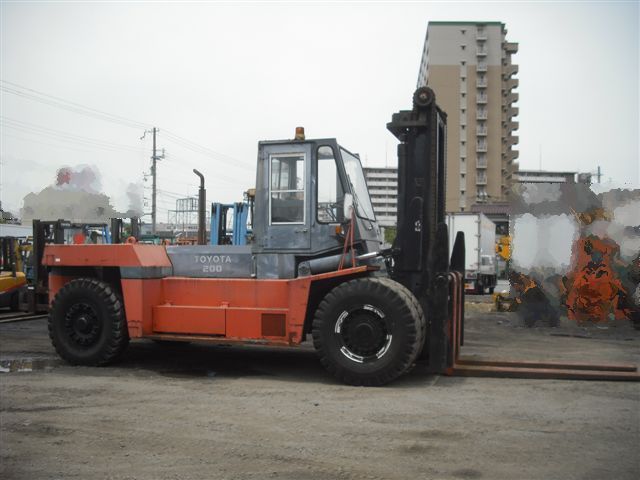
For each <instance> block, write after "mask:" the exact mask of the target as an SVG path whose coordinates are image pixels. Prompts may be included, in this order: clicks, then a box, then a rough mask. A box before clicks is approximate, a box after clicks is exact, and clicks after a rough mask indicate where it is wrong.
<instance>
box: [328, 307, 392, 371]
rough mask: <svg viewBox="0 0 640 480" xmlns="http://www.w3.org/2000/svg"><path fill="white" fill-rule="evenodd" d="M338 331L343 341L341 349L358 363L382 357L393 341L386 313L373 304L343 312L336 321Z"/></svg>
mask: <svg viewBox="0 0 640 480" xmlns="http://www.w3.org/2000/svg"><path fill="white" fill-rule="evenodd" d="M336 333H337V334H338V335H339V338H340V341H341V343H342V347H341V349H340V351H341V352H342V353H343V355H345V356H346V357H347V358H349V359H350V360H353V361H355V362H358V363H366V362H370V361H374V360H377V359H378V358H380V357H382V355H384V354H385V353H386V351H387V350H388V348H389V345H390V343H391V334H390V332H389V329H388V327H387V322H386V319H385V315H384V313H383V312H382V311H381V310H379V309H378V308H376V307H374V306H372V305H362V306H360V307H357V308H354V309H352V310H349V311H344V312H342V314H341V315H340V316H339V318H338V322H337V323H336Z"/></svg>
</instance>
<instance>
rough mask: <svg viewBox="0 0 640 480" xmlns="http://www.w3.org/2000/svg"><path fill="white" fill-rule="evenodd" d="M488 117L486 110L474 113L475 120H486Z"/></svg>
mask: <svg viewBox="0 0 640 480" xmlns="http://www.w3.org/2000/svg"><path fill="white" fill-rule="evenodd" d="M488 117H489V114H488V112H487V110H485V109H482V110H478V111H476V120H486V119H487V118H488Z"/></svg>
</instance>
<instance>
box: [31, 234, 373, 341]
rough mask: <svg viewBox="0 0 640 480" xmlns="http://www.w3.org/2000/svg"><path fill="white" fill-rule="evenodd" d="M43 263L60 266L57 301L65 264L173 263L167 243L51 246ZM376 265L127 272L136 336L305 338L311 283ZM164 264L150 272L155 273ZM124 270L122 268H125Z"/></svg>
mask: <svg viewBox="0 0 640 480" xmlns="http://www.w3.org/2000/svg"><path fill="white" fill-rule="evenodd" d="M43 264H44V265H46V266H49V267H53V268H54V270H53V272H52V273H51V274H50V276H49V278H50V284H49V285H50V300H51V299H53V297H54V296H55V294H56V293H57V292H58V290H59V289H60V288H61V287H62V286H63V285H64V284H65V283H66V282H68V281H70V280H72V279H73V278H74V277H72V276H68V275H65V274H64V273H65V272H64V268H65V267H122V268H124V267H141V268H140V270H136V269H133V270H134V271H138V272H140V274H141V275H142V272H149V269H146V267H154V268H155V267H168V268H171V262H170V261H169V257H168V255H167V253H166V250H165V248H164V247H163V246H156V245H138V244H124V245H47V246H46V247H45V254H44V259H43ZM372 269H373V268H372V267H366V266H362V267H354V268H346V269H342V270H338V271H334V272H329V273H322V274H318V275H311V276H307V277H300V278H294V279H283V280H266V279H265V280H263V279H255V278H241V279H236V278H188V277H173V276H167V277H162V278H126V277H125V278H121V280H120V282H121V283H120V286H121V289H122V297H123V300H124V306H125V314H126V318H127V326H128V331H129V336H130V337H131V338H139V337H153V336H162V335H165V336H167V335H173V336H184V337H186V336H189V335H191V336H195V337H199V338H205V339H206V338H210V339H215V340H220V341H236V342H237V341H261V342H262V343H272V344H279V345H293V344H298V343H300V342H302V340H303V337H302V336H303V329H304V323H305V318H306V314H307V303H308V301H309V292H310V289H311V284H312V283H313V282H315V281H318V280H323V279H328V278H333V277H341V276H342V277H347V278H345V279H348V277H353V276H354V275H361V274H363V273H365V272H367V271H369V270H372ZM161 271H162V270H153V269H152V270H151V272H152V274H155V272H161ZM121 272H122V270H121Z"/></svg>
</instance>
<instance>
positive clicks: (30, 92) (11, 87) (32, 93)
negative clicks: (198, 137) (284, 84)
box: [0, 79, 253, 169]
mask: <svg viewBox="0 0 640 480" xmlns="http://www.w3.org/2000/svg"><path fill="white" fill-rule="evenodd" d="M0 90H2V91H4V92H6V93H11V94H14V95H17V96H20V97H23V98H27V99H30V100H34V101H38V102H41V103H44V104H47V105H50V106H54V107H58V108H61V109H64V110H68V111H71V112H74V113H78V114H81V115H86V116H89V117H93V118H97V119H100V120H104V121H108V122H112V123H116V124H120V125H124V126H128V127H131V128H138V129H145V130H146V129H148V128H151V124H148V123H143V122H139V121H136V120H132V119H129V118H126V117H122V116H120V115H114V114H111V113H108V112H105V111H102V110H98V109H95V108H91V107H87V106H86V105H82V104H80V103H77V102H72V101H70V100H66V99H63V98H61V97H56V96H54V95H50V94H47V93H44V92H41V91H38V90H35V89H32V88H29V87H25V86H23V85H19V84H17V83H14V82H10V81H8V80H2V79H0ZM160 131H161V132H162V133H163V135H164V136H165V137H166V139H167V140H168V141H170V142H173V143H174V144H176V145H179V146H182V147H184V148H187V149H189V150H192V151H194V152H196V153H199V154H201V155H205V156H208V157H212V158H214V159H217V160H230V161H232V162H233V163H232V164H231V165H240V166H243V167H245V168H251V169H253V165H251V164H249V163H247V162H244V161H242V160H239V159H237V158H234V157H231V156H229V155H226V154H223V153H220V152H217V151H215V150H213V149H211V148H209V147H205V146H203V145H200V144H198V143H196V142H194V141H192V140H189V139H187V138H185V137H182V136H180V135H178V134H176V133H173V132H171V131H169V130H165V129H160Z"/></svg>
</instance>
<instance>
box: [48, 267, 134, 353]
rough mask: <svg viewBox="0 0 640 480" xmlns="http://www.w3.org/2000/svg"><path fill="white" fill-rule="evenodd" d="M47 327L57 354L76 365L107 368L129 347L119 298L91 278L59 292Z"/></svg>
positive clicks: (80, 279)
mask: <svg viewBox="0 0 640 480" xmlns="http://www.w3.org/2000/svg"><path fill="white" fill-rule="evenodd" d="M48 324H49V337H50V338H51V342H52V343H53V346H54V348H55V349H56V352H58V355H60V356H61V357H62V358H63V359H64V360H66V361H67V362H69V363H71V364H74V365H91V366H99V365H106V364H108V363H111V362H113V361H114V360H115V359H116V358H118V357H119V356H120V355H121V354H122V352H123V351H124V350H125V348H126V347H127V345H128V344H129V334H128V331H127V322H126V320H125V315H124V305H123V304H122V301H121V300H120V296H119V295H118V294H117V293H116V292H115V291H114V290H113V288H112V287H111V286H110V285H109V284H107V283H105V282H102V281H100V280H96V279H92V278H79V279H76V280H72V281H70V282H69V283H67V284H66V285H64V286H63V287H62V288H61V289H60V291H59V292H58V294H57V295H56V296H55V298H54V299H53V303H52V304H51V310H50V311H49V321H48Z"/></svg>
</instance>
